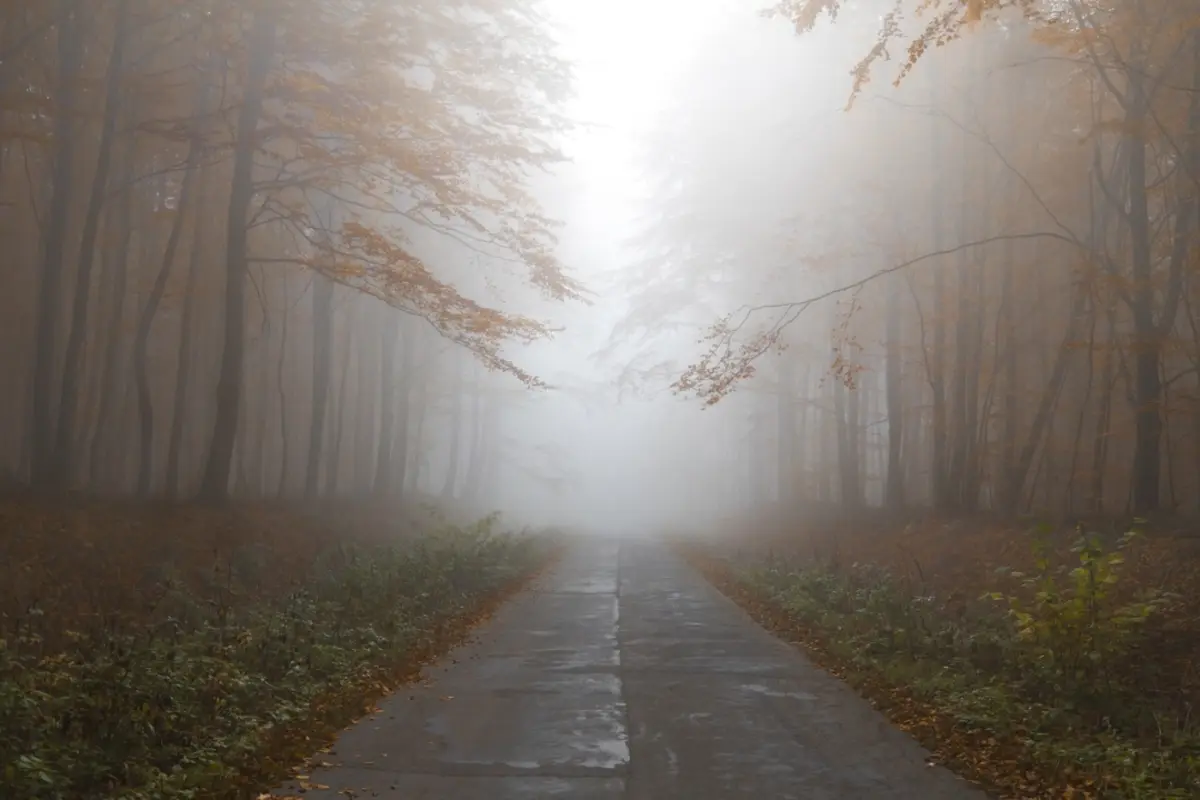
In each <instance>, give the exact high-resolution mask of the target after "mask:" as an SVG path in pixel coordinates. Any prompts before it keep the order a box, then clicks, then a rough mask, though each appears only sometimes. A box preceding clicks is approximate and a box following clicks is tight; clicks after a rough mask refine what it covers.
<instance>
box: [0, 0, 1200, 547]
mask: <svg viewBox="0 0 1200 800" xmlns="http://www.w3.org/2000/svg"><path fill="white" fill-rule="evenodd" d="M301 5H305V4H297V3H288V2H283V0H280V2H279V3H266V4H263V5H261V7H260V6H255V7H254V9H253V10H249V9H241V10H239V9H235V8H233V7H232V6H231V5H230V4H229V3H226V2H223V1H222V0H204V2H201V3H193V4H172V3H170V2H151V0H113V2H97V3H94V4H85V5H83V6H75V5H73V4H70V3H66V4H53V3H43V4H33V5H31V6H30V7H28V8H17V7H16V6H14V7H12V8H9V9H8V10H6V11H4V12H2V14H3V17H2V18H0V24H2V26H3V28H2V31H0V42H2V50H0V52H3V57H0V87H2V88H3V91H4V94H5V97H7V98H8V101H7V102H6V103H5V106H4V109H3V115H4V119H5V124H4V127H3V130H2V131H0V147H2V153H0V156H2V158H0V201H2V205H0V230H2V231H3V236H4V241H5V242H6V243H7V253H6V259H5V261H6V268H5V271H4V278H3V280H4V289H5V291H4V292H3V293H2V294H0V317H2V318H3V326H4V328H3V338H4V342H5V344H4V347H3V348H2V349H0V374H3V375H5V376H7V380H6V387H7V389H8V390H7V391H6V392H4V393H3V394H0V470H2V471H3V474H4V475H5V476H6V482H7V483H9V484H10V485H11V486H12V487H14V488H16V487H25V486H33V487H35V488H49V489H53V490H72V491H81V492H85V493H95V494H100V495H117V496H142V497H164V496H165V497H169V498H172V499H178V500H190V499H192V498H199V499H206V500H223V499H225V498H227V497H236V498H247V499H270V500H276V499H279V500H283V501H287V502H290V501H300V500H313V499H316V498H321V497H325V498H329V497H334V498H336V497H342V498H347V499H362V500H363V501H364V502H366V501H367V500H368V499H371V498H375V499H386V500H396V499H398V498H404V499H406V500H411V501H413V502H417V501H423V500H427V501H434V502H438V503H442V504H446V505H450V506H455V507H459V508H462V509H466V510H469V511H470V512H472V513H485V512H487V511H490V510H492V509H500V510H502V511H504V512H505V513H506V514H508V515H510V516H511V517H512V518H514V519H519V520H522V521H527V522H530V523H536V524H541V523H549V522H560V523H568V524H572V525H577V526H582V527H587V528H589V529H595V530H604V531H607V530H611V531H624V530H633V529H651V528H661V527H664V526H670V527H689V526H693V525H697V524H708V523H711V522H712V521H713V520H714V519H724V518H728V519H732V518H735V517H745V516H755V517H758V518H760V519H764V520H771V519H775V520H780V519H786V518H788V517H789V516H792V515H795V514H801V513H804V511H805V509H817V508H832V507H838V508H843V509H847V510H855V509H860V508H864V507H869V506H880V507H891V508H894V509H897V510H899V509H937V510H954V511H960V512H973V511H976V510H982V511H998V512H1034V513H1039V514H1042V513H1044V514H1091V513H1101V512H1109V513H1124V512H1134V513H1139V514H1143V513H1150V512H1153V511H1155V510H1157V509H1159V508H1169V509H1174V510H1181V511H1183V510H1190V509H1189V508H1188V505H1189V504H1192V505H1194V504H1195V500H1194V498H1195V497H1196V496H1197V493H1196V490H1197V489H1198V488H1200V408H1198V407H1197V400H1198V398H1200V391H1198V388H1200V382H1198V381H1200V373H1198V372H1197V367H1198V366H1200V333H1197V330H1198V329H1197V327H1196V315H1195V313H1194V310H1193V309H1194V302H1193V301H1194V300H1195V299H1197V295H1196V291H1194V290H1196V289H1197V288H1200V287H1198V286H1197V284H1196V282H1195V281H1194V280H1193V279H1192V278H1193V275H1194V273H1195V269H1194V258H1195V244H1196V242H1195V237H1196V231H1195V228H1196V222H1197V220H1196V215H1197V203H1196V195H1197V186H1200V172H1198V170H1197V163H1198V162H1197V155H1198V154H1197V152H1196V148H1197V147H1200V122H1198V120H1200V106H1197V102H1198V101H1197V98H1200V92H1198V91H1197V90H1200V66H1198V65H1200V49H1197V48H1196V45H1195V44H1194V42H1193V38H1194V37H1192V35H1191V34H1187V35H1184V34H1180V33H1178V32H1177V31H1176V30H1175V28H1173V27H1172V25H1170V24H1165V25H1164V24H1161V20H1162V19H1165V18H1168V17H1170V16H1171V15H1172V14H1184V13H1185V11H1187V9H1185V8H1184V7H1185V6H1186V7H1189V8H1190V7H1191V6H1192V5H1193V4H1191V3H1171V4H1164V3H1161V2H1160V3H1157V4H1155V3H1141V4H1138V3H1134V4H1132V5H1137V6H1138V7H1139V8H1141V7H1142V6H1155V7H1156V8H1157V11H1156V12H1155V13H1154V14H1148V15H1147V16H1140V17H1139V16H1137V15H1134V14H1129V13H1125V11H1124V10H1122V8H1123V4H1120V3H1118V4H1117V6H1122V8H1110V7H1109V6H1108V5H1105V6H1101V5H1099V4H1093V3H1085V2H1068V3H1065V4H1055V3H1043V4H1039V3H1032V4H1030V3H1024V4H1021V3H982V4H976V3H957V2H948V0H947V1H946V2H941V3H936V2H935V3H933V4H932V7H931V8H927V9H925V10H924V11H923V12H919V10H918V6H921V5H923V6H929V5H930V4H928V3H924V4H920V3H917V2H915V1H914V2H901V3H900V4H899V5H896V4H895V3H893V2H891V1H890V0H888V2H882V0H881V1H880V2H871V1H869V0H867V1H864V2H846V3H835V2H828V1H827V0H821V1H818V0H785V2H784V3H783V4H782V5H781V6H780V7H779V8H777V9H775V11H776V12H777V13H775V14H773V15H768V14H763V13H760V12H761V10H762V9H761V6H762V4H761V3H759V4H756V3H754V2H739V1H735V0H695V1H694V2H684V1H683V0H643V2H637V3H635V2H633V0H619V1H618V0H610V1H609V2H606V3H580V2H575V0H548V1H547V2H545V3H534V2H531V0H513V1H512V2H501V3H494V4H472V3H464V4H461V8H460V7H459V6H458V5H456V6H453V7H446V8H441V7H439V8H438V9H437V10H429V11H428V12H426V11H425V10H422V9H420V8H416V7H414V8H413V9H411V10H403V9H401V10H397V9H394V8H391V7H390V6H388V7H386V8H385V7H384V6H378V5H377V4H374V3H370V2H364V3H339V2H332V1H331V2H315V3H314V2H309V3H307V5H305V8H304V9H301V8H300V7H299V6H301ZM418 5H421V4H418ZM1110 5H1111V4H1110ZM309 6H311V8H309ZM1060 6H1061V7H1060ZM1022 7H1023V8H1024V12H1022V10H1021V8H1022ZM239 8H240V7H239ZM897 8H898V9H902V10H903V13H901V14H899V15H897V14H896V13H895V9H897ZM833 11H836V12H837V13H836V15H834V14H832V13H830V12H833ZM1142 11H1145V9H1144V8H1142ZM976 14H981V15H982V18H981V19H980V20H978V21H976V20H975V19H974V15H976ZM1151 18H1154V19H1159V22H1155V23H1154V24H1151V23H1150V22H1149V21H1148V20H1150V19H1151ZM927 26H929V27H927ZM1097 31H1099V32H1100V33H1099V34H1097ZM939 40H944V41H939ZM914 42H915V43H917V45H916V46H914V45H913V43H914ZM922 43H923V44H922ZM889 56H890V58H889ZM864 59H866V60H865V61H864ZM901 77H902V80H900V81H899V82H898V84H897V78H901Z"/></svg>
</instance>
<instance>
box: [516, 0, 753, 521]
mask: <svg viewBox="0 0 1200 800" xmlns="http://www.w3.org/2000/svg"><path fill="white" fill-rule="evenodd" d="M738 5H741V6H742V7H743V10H745V11H749V12H750V13H752V10H751V8H750V7H749V6H746V4H744V3H738ZM729 6H730V2H729V0H606V1H605V2H603V3H588V2H580V1H579V0H550V3H549V7H550V9H551V11H552V14H553V17H554V25H555V28H556V33H557V34H558V37H559V40H560V41H561V43H562V46H563V53H564V55H565V56H566V57H567V58H569V59H570V60H571V61H572V62H573V64H574V70H575V80H576V96H575V99H574V101H573V103H572V105H571V108H570V113H571V115H572V117H573V118H574V119H576V120H577V121H579V122H580V123H581V125H580V127H579V128H578V130H577V131H576V132H575V135H574V136H573V137H572V138H571V139H570V140H569V141H568V142H566V143H565V149H566V151H567V153H568V155H569V156H570V157H571V159H572V163H571V164H570V165H569V166H568V167H567V168H565V169H564V170H563V171H562V172H561V173H560V174H558V175H556V176H554V177H553V179H551V181H550V182H549V185H548V187H547V190H546V191H547V195H548V196H550V197H553V198H555V202H559V203H563V204H564V206H563V207H557V208H551V209H550V213H551V214H552V215H553V216H556V217H558V218H560V219H563V220H564V221H565V222H566V228H565V229H564V231H563V236H562V250H561V255H562V258H563V260H564V261H565V262H566V263H567V264H568V265H569V267H570V268H571V270H572V271H573V273H574V274H576V275H577V276H578V277H579V278H580V279H581V280H583V281H584V282H585V283H586V284H588V285H589V286H594V287H597V288H600V284H602V283H603V282H604V281H605V280H606V279H610V278H611V273H612V272H613V270H614V269H617V268H619V267H620V265H621V264H622V263H623V261H624V260H626V259H627V254H626V252H625V250H624V243H625V242H626V241H627V240H628V239H629V238H630V236H632V235H633V233H634V232H635V231H636V228H637V220H636V215H637V214H638V213H639V207H638V201H639V198H640V197H641V196H642V194H644V192H642V191H641V190H640V189H639V182H640V180H641V175H640V174H639V173H640V167H639V164H638V163H637V162H638V148H639V146H640V144H641V142H642V141H643V138H644V136H645V134H646V132H647V131H648V130H649V129H650V128H651V127H652V126H653V125H654V124H655V122H656V117H657V115H658V114H659V113H660V109H661V108H662V107H663V106H665V105H669V103H670V93H671V92H672V91H676V90H678V83H679V78H680V74H681V71H682V69H683V67H684V66H685V64H686V63H687V60H688V59H689V58H690V57H691V56H692V55H693V54H695V52H696V50H697V48H698V47H701V46H703V44H704V41H705V39H706V37H707V36H708V35H710V34H711V33H712V31H713V29H714V27H715V25H716V24H717V20H718V19H719V15H720V13H721V11H722V10H723V9H728V7H729ZM596 300H597V301H596V303H595V305H593V306H591V307H590V308H580V307H578V306H572V307H570V308H563V309H560V310H558V312H557V313H556V314H555V316H556V320H555V321H556V322H559V323H561V324H564V325H565V326H566V330H565V331H564V332H563V333H562V334H560V335H559V336H558V337H556V338H555V339H554V340H553V341H550V342H546V343H543V344H539V345H536V346H534V347H531V348H528V349H523V350H521V351H520V352H517V353H514V356H515V357H516V358H518V359H519V361H520V363H522V365H527V366H529V367H530V368H532V369H533V370H534V371H535V372H536V373H537V374H538V375H541V376H543V377H545V378H546V379H547V380H549V381H551V382H552V383H561V384H563V389H562V390H561V391H554V392H550V393H545V394H541V395H538V396H535V397H533V398H530V401H529V403H528V404H527V406H526V408H525V409H524V410H523V411H521V412H510V418H509V419H508V420H507V421H506V428H507V430H508V432H509V434H510V435H511V436H513V437H514V438H515V439H516V440H518V441H522V442H526V443H528V442H538V441H540V442H545V443H548V444H549V445H550V446H551V447H553V448H555V449H556V450H558V451H559V453H560V457H561V459H562V462H563V463H565V464H568V465H569V470H568V471H569V472H571V473H573V474H574V475H575V476H576V479H575V480H574V481H572V482H571V483H572V485H571V487H570V488H569V489H568V490H567V491H565V492H563V493H562V494H560V495H557V496H555V495H549V494H548V493H543V491H541V490H540V489H538V488H533V489H531V488H530V487H531V484H530V483H529V482H528V480H527V479H526V477H525V476H522V475H517V474H514V475H513V476H512V478H511V480H508V481H506V484H507V485H508V486H509V487H511V491H513V492H515V493H518V494H525V493H526V492H529V491H532V492H534V494H535V495H536V499H535V497H524V498H513V500H514V503H513V505H517V506H520V507H522V508H528V507H529V505H533V506H536V507H537V508H538V510H539V511H541V512H543V513H545V514H546V516H547V517H548V518H560V519H561V518H563V517H567V518H570V519H573V520H579V521H584V522H586V521H589V520H590V521H595V520H601V519H602V520H604V525H605V526H612V527H614V528H620V527H622V526H626V525H634V524H638V523H639V521H641V520H643V519H645V517H646V516H647V515H655V512H657V514H658V515H661V516H663V517H667V516H670V514H671V511H672V509H673V507H674V506H675V505H676V504H678V503H679V502H680V501H681V497H680V496H679V495H678V494H675V493H674V492H673V490H677V491H678V492H680V493H682V492H685V491H686V486H685V485H684V482H683V481H684V480H685V479H684V478H682V477H681V478H680V480H679V485H678V486H673V485H671V484H670V483H668V482H665V481H664V475H665V473H667V470H664V469H662V468H661V467H662V466H663V456H664V453H663V452H662V449H663V448H664V446H666V447H669V446H670V444H669V440H668V439H667V438H665V437H664V436H663V430H662V424H661V423H662V418H663V413H664V409H663V404H664V403H670V404H671V405H672V406H674V407H675V413H684V414H687V415H690V414H694V413H698V411H697V409H696V408H695V404H694V403H693V404H691V406H685V405H684V404H683V403H678V402H674V401H673V400H672V398H670V396H669V395H660V399H659V400H658V401H657V402H647V401H644V400H643V401H633V400H630V399H628V398H626V400H625V401H623V402H621V403H620V404H618V392H617V387H616V385H615V384H614V383H613V381H612V374H611V373H612V372H613V371H614V370H612V369H606V368H602V367H600V366H598V365H597V364H596V363H595V362H594V360H593V359H592V356H593V354H594V353H595V352H596V350H598V349H599V348H600V347H602V346H603V345H605V344H606V343H607V341H608V338H609V335H610V333H611V330H612V327H613V325H614V323H615V322H616V321H617V319H618V318H619V317H620V316H621V315H622V313H624V311H625V308H624V306H623V304H622V302H621V299H620V298H619V297H613V296H605V295H602V296H599V297H597V298H596ZM520 449H521V450H522V451H524V450H525V449H526V448H525V447H524V446H522V447H521V448H520ZM650 483H653V484H654V485H655V487H656V490H655V491H654V492H653V493H652V494H653V496H649V495H650V494H651V493H648V492H646V490H645V489H646V486H647V485H648V484H650ZM533 485H534V486H536V483H535V484H533ZM522 501H524V502H522Z"/></svg>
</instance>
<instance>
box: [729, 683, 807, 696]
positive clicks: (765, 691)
mask: <svg viewBox="0 0 1200 800" xmlns="http://www.w3.org/2000/svg"><path fill="white" fill-rule="evenodd" d="M741 688H742V689H743V690H745V691H747V692H754V693H755V694H761V695H762V696H764V697H790V698H792V699H794V700H816V699H817V696H816V695H815V694H810V693H808V692H781V691H779V690H778V689H772V688H770V687H768V686H763V685H762V684H761V683H746V684H743V685H742V687H741Z"/></svg>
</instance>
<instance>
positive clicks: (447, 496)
mask: <svg viewBox="0 0 1200 800" xmlns="http://www.w3.org/2000/svg"><path fill="white" fill-rule="evenodd" d="M454 361H455V364H454V382H453V383H452V384H451V389H450V391H451V396H450V398H451V399H450V402H451V406H450V409H451V410H450V463H449V464H447V466H446V479H445V481H443V482H442V492H441V497H442V499H443V500H452V499H454V490H455V488H456V487H457V486H458V451H459V450H461V449H462V438H461V437H462V405H463V403H462V393H463V386H462V364H461V363H460V358H459V357H458V356H457V355H455V359H454Z"/></svg>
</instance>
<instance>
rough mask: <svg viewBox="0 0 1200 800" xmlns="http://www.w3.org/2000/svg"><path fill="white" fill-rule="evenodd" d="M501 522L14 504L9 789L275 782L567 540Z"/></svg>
mask: <svg viewBox="0 0 1200 800" xmlns="http://www.w3.org/2000/svg"><path fill="white" fill-rule="evenodd" d="M173 515H175V516H177V517H179V519H177V520H173V519H172V516H173ZM194 515H196V516H194ZM115 521H120V522H121V523H122V524H121V525H115V524H114V523H115ZM172 521H176V522H178V523H179V525H178V527H177V528H173V527H169V524H170V523H171V522H172ZM495 522H496V520H495V519H494V518H489V519H486V520H483V521H481V522H479V523H477V524H474V525H470V526H458V527H456V526H450V525H443V526H441V527H440V528H438V529H437V530H434V531H432V532H430V533H428V534H425V535H418V534H416V533H415V532H413V531H412V530H411V529H409V530H407V531H406V532H400V530H399V529H398V528H396V527H394V526H393V527H392V528H389V529H388V530H389V532H388V533H381V530H382V529H381V528H379V527H378V526H375V527H374V528H373V527H372V526H370V525H363V526H361V528H360V529H359V531H358V533H356V534H355V535H352V536H351V537H350V538H349V540H345V539H335V538H334V537H333V536H332V535H331V534H332V523H331V522H329V521H328V520H327V519H326V520H324V521H323V520H322V519H321V518H319V517H312V516H310V517H304V518H299V517H296V516H295V515H292V516H291V517H290V518H289V516H288V514H287V513H286V512H285V511H283V510H263V509H250V510H247V509H242V510H239V511H236V512H209V511H205V512H199V511H188V510H180V511H175V512H172V511H170V510H165V509H159V510H144V509H141V510H131V509H129V508H120V507H114V508H107V509H97V510H94V511H92V512H90V513H89V511H88V510H87V509H86V508H79V509H70V510H66V511H61V512H54V511H52V510H48V509H45V508H40V507H36V506H35V507H22V508H18V509H12V508H10V509H8V510H7V516H6V517H5V523H6V525H7V527H6V529H5V530H4V531H3V535H4V543H5V547H6V549H7V552H8V555H9V556H10V559H9V560H7V561H4V562H3V563H4V564H5V567H3V568H0V572H6V573H8V574H7V575H5V574H0V585H4V586H6V587H10V588H9V589H6V590H5V592H4V593H3V596H4V605H3V606H0V608H3V617H2V618H0V621H2V622H3V623H4V628H3V629H2V630H3V633H0V765H3V766H2V767H0V796H2V797H20V798H23V799H27V800H42V799H43V798H44V799H45V800H58V799H59V798H72V799H74V798H79V799H80V800H88V799H90V798H114V800H115V799H120V800H134V799H135V798H226V797H228V798H233V797H245V796H253V794H254V793H255V792H256V791H259V790H262V789H264V788H267V787H269V786H271V785H273V784H274V783H276V782H277V781H279V780H280V779H282V778H283V777H285V776H286V775H287V774H288V772H289V770H290V769H291V768H292V767H293V765H295V764H298V763H299V762H301V761H302V760H303V759H304V758H306V757H307V756H309V755H311V754H312V752H314V751H315V750H317V749H318V748H319V747H320V746H321V745H322V744H324V743H325V742H326V741H327V740H328V739H329V738H330V737H331V736H332V735H333V734H334V733H335V732H336V731H337V730H339V729H340V728H342V727H344V726H345V725H346V724H348V723H349V722H351V721H352V720H354V719H355V718H357V717H358V716H360V715H361V714H362V713H363V712H364V711H366V710H369V709H370V708H371V707H372V706H373V704H374V701H375V700H377V699H378V698H379V697H381V696H382V695H384V694H387V693H388V692H389V691H390V690H391V689H392V688H394V687H396V686H397V685H399V684H400V683H403V682H405V681H407V680H410V679H412V678H414V677H415V676H416V674H417V672H418V671H419V669H420V667H421V665H422V664H424V663H426V662H428V661H429V660H430V659H432V658H433V657H435V656H436V655H438V654H439V653H440V652H443V651H444V650H446V649H448V647H449V646H451V645H452V644H454V643H455V642H457V641H458V640H461V639H462V638H463V637H464V636H465V635H466V633H467V631H468V630H469V629H470V628H471V626H472V625H473V624H474V623H475V622H477V621H478V619H480V618H481V617H483V616H485V615H486V614H487V613H489V611H490V610H491V609H492V608H493V607H494V606H495V605H496V604H498V602H500V600H501V598H502V597H503V596H504V595H505V593H506V592H509V591H512V590H513V589H515V588H516V587H517V586H519V585H520V584H521V583H522V582H523V581H524V580H525V579H527V578H529V577H530V576H531V575H532V574H533V573H534V572H536V571H537V570H538V569H539V568H540V567H542V566H544V565H545V564H546V563H547V562H548V560H549V559H550V557H551V556H552V555H553V552H554V546H553V543H552V541H551V540H550V539H547V538H545V537H534V536H528V535H520V536H516V535H501V534H498V533H496V532H495V530H494V528H495ZM155 523H157V525H156V524H155ZM159 526H161V527H159ZM181 531H182V532H183V533H181ZM368 531H373V533H371V534H368V533H367V532H368ZM51 532H57V533H58V537H57V538H48V536H49V533H51ZM39 541H40V542H41V544H40V545H39ZM14 554H19V555H20V557H19V558H17V559H12V558H11V556H12V555H14ZM201 554H206V555H207V558H203V557H201ZM122 556H124V557H123V558H122ZM89 563H90V564H91V568H90V569H86V570H85V571H80V568H81V567H86V566H87V565H88V564H89ZM71 574H74V580H73V581H69V580H64V578H65V577H66V576H68V575H71ZM6 579H8V580H9V582H8V583H2V582H3V581H5V580H6Z"/></svg>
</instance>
